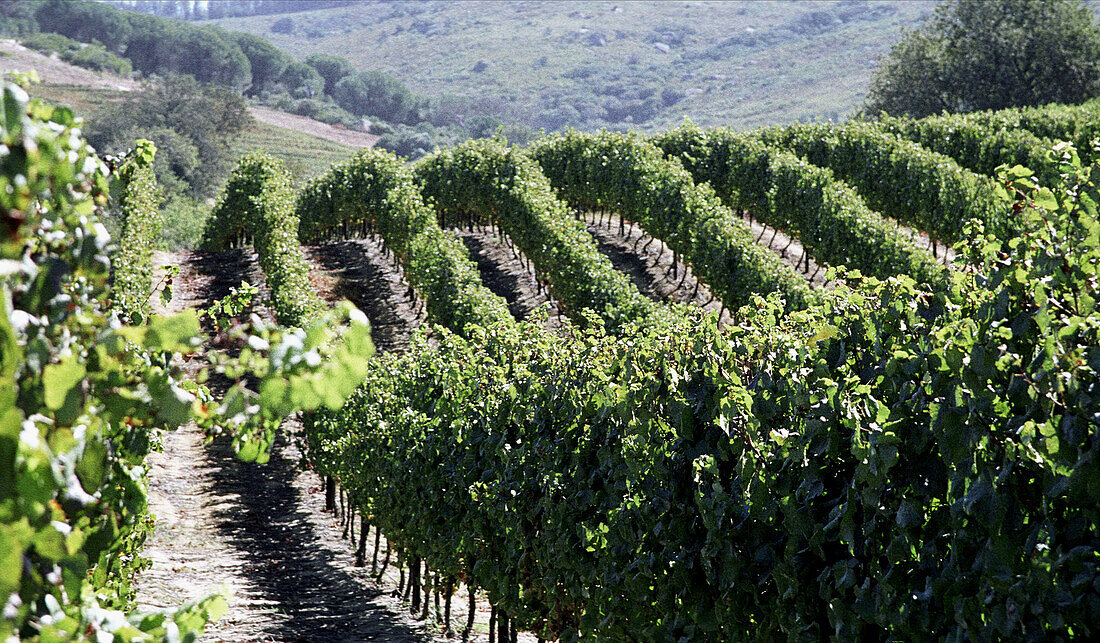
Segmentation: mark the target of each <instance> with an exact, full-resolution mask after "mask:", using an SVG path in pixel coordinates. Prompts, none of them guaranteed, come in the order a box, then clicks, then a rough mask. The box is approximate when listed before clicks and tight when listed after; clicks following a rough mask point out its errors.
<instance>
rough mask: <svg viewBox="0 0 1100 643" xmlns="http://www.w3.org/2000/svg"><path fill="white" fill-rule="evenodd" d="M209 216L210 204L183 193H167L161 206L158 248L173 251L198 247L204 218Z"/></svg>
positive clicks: (204, 222) (204, 226) (203, 226)
mask: <svg viewBox="0 0 1100 643" xmlns="http://www.w3.org/2000/svg"><path fill="white" fill-rule="evenodd" d="M209 217H210V206H208V205H206V204H205V203H203V202H201V201H198V200H196V199H193V198H191V197H189V196H187V195H184V194H172V195H169V197H168V200H167V201H165V202H164V204H163V205H162V206H161V218H162V219H163V224H162V226H161V234H160V238H159V239H158V240H157V245H158V247H159V248H160V249H163V250H168V251H170V252H175V251H177V250H191V249H193V248H197V247H199V244H200V243H201V242H202V232H203V230H204V229H205V228H206V220H207V218H209Z"/></svg>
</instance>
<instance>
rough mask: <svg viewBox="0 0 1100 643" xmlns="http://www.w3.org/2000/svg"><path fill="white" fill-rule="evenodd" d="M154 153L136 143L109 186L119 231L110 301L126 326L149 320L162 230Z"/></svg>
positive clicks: (140, 141)
mask: <svg viewBox="0 0 1100 643" xmlns="http://www.w3.org/2000/svg"><path fill="white" fill-rule="evenodd" d="M156 151H157V148H156V146H154V145H153V144H152V143H151V142H149V141H146V140H143V139H138V140H137V141H136V142H135V144H134V149H133V151H131V152H130V153H128V154H127V155H126V156H125V158H123V159H121V163H120V164H119V165H118V169H117V170H116V171H115V175H114V177H113V179H114V181H113V184H112V186H111V192H112V193H113V194H117V196H116V198H115V200H116V202H117V208H118V210H119V211H120V212H121V216H120V217H119V219H120V228H121V230H122V236H121V238H120V239H119V242H118V249H117V250H116V251H115V254H114V256H113V257H112V263H111V267H112V274H111V287H112V298H113V305H114V308H115V310H116V311H117V312H118V314H119V317H121V318H122V319H124V320H126V321H127V322H128V323H130V324H141V323H143V322H144V321H145V319H146V318H147V317H148V316H149V300H150V298H151V297H152V295H153V283H152V279H153V249H154V248H155V247H156V244H157V241H158V240H159V239H160V233H161V228H162V226H163V217H162V215H161V213H160V211H159V210H158V206H159V205H160V191H159V190H158V188H157V179H156V175H155V174H153V159H154V158H155V156H156Z"/></svg>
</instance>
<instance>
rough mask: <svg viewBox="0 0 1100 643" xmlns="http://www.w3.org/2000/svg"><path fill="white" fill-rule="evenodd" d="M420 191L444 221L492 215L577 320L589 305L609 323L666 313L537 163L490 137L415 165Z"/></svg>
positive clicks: (454, 222) (482, 218)
mask: <svg viewBox="0 0 1100 643" xmlns="http://www.w3.org/2000/svg"><path fill="white" fill-rule="evenodd" d="M416 176H417V179H418V180H419V181H420V184H421V186H422V189H423V193H424V196H425V197H426V198H427V199H428V201H429V202H430V203H432V204H433V205H435V208H436V211H437V212H438V213H439V216H440V217H441V218H442V220H443V221H444V222H445V223H446V224H450V225H461V224H463V223H468V222H471V221H478V222H486V223H488V222H491V223H495V224H496V225H498V226H500V228H501V230H502V231H503V232H504V233H505V234H507V235H508V236H509V238H511V239H512V242H513V243H515V244H516V247H518V248H519V250H520V251H521V252H522V253H523V254H524V255H525V256H526V257H527V258H528V259H530V260H531V263H533V264H534V266H535V270H536V272H537V273H538V274H539V275H540V277H541V278H542V279H544V280H545V281H546V282H547V284H548V285H549V288H550V291H551V292H552V293H553V294H554V296H555V298H556V299H558V301H559V302H560V303H561V305H562V308H563V309H564V310H565V311H566V312H567V313H570V315H571V317H573V318H574V321H575V322H577V323H578V324H584V323H585V322H586V316H585V315H582V314H581V311H583V310H584V309H592V310H594V311H596V313H598V314H599V316H600V318H601V319H603V320H604V321H605V322H606V323H607V324H608V325H609V326H611V327H613V328H618V327H620V326H622V325H623V324H626V323H631V322H633V323H637V324H644V323H645V322H646V320H647V319H648V318H649V317H651V316H655V315H658V314H667V311H664V310H663V309H662V308H661V307H659V306H657V305H655V304H654V303H653V302H652V301H650V300H649V299H647V298H646V297H645V296H643V295H642V294H641V293H639V292H638V289H637V288H636V287H635V286H634V284H632V283H631V282H630V279H629V278H628V277H627V276H626V275H625V274H623V273H621V272H619V271H617V270H616V269H615V268H614V267H613V266H612V265H611V261H610V260H609V259H608V258H607V257H605V256H603V255H602V254H600V251H599V249H598V248H597V247H596V243H595V242H594V241H593V239H592V237H591V235H589V234H588V231H587V230H585V227H584V224H583V223H581V222H580V221H578V220H577V219H575V218H574V217H573V216H572V213H571V212H570V211H569V208H568V206H566V204H565V203H563V202H562V201H560V200H558V198H557V196H555V194H554V190H553V188H551V187H550V182H549V181H548V180H547V179H546V177H545V176H544V175H543V173H542V170H540V169H539V166H538V164H537V163H535V162H534V161H532V160H531V159H530V158H529V157H526V156H524V155H523V154H522V153H521V152H517V151H516V150H515V149H514V148H510V147H507V146H506V145H505V144H503V143H502V142H501V141H498V140H495V139H481V140H476V141H470V142H468V143H465V144H463V145H460V146H458V147H456V148H452V149H448V150H444V151H442V152H438V153H436V154H434V155H432V156H430V157H428V158H426V159H424V160H423V161H421V162H420V163H418V164H417V165H416Z"/></svg>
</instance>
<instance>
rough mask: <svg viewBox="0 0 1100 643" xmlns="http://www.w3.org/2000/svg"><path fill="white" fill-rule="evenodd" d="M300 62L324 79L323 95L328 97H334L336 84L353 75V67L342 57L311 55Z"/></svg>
mask: <svg viewBox="0 0 1100 643" xmlns="http://www.w3.org/2000/svg"><path fill="white" fill-rule="evenodd" d="M302 62H304V63H305V64H307V65H309V66H310V67H312V68H314V69H315V70H317V73H318V74H320V75H321V78H324V79H325V93H326V94H328V95H330V96H335V95H336V83H338V82H340V81H341V80H343V79H344V78H346V77H348V76H350V75H352V74H353V73H355V67H354V66H352V64H351V63H350V62H348V60H347V58H344V57H342V56H330V55H328V54H311V55H309V56H306V57H305V58H304V59H303V60H302Z"/></svg>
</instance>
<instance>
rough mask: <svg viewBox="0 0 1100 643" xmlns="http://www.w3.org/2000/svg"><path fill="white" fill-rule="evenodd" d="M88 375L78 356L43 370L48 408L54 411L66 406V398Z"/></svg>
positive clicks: (43, 383)
mask: <svg viewBox="0 0 1100 643" xmlns="http://www.w3.org/2000/svg"><path fill="white" fill-rule="evenodd" d="M87 373H88V371H87V369H86V368H85V367H84V365H83V364H81V363H80V362H78V361H77V359H76V356H73V355H70V356H69V357H67V358H65V359H64V360H62V361H61V362H60V363H58V364H50V365H48V366H46V368H45V369H43V372H42V387H43V389H44V390H43V395H44V397H45V402H46V406H47V407H48V408H50V409H52V410H54V411H57V410H60V409H61V408H62V407H63V406H65V398H67V397H68V396H69V393H70V392H72V391H74V390H75V389H76V387H77V385H78V384H80V383H81V382H82V381H84V376H85V375H86V374H87Z"/></svg>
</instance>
